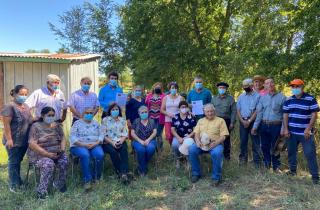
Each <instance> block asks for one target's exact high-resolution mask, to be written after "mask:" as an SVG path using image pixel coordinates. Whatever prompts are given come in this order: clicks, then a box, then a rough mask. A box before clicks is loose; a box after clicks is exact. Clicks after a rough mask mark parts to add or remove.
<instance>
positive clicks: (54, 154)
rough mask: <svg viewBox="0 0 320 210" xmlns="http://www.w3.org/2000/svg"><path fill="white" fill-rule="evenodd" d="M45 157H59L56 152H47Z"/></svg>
mask: <svg viewBox="0 0 320 210" xmlns="http://www.w3.org/2000/svg"><path fill="white" fill-rule="evenodd" d="M47 157H48V158H50V159H53V160H55V159H58V158H59V155H58V154H57V153H53V152H48V154H47Z"/></svg>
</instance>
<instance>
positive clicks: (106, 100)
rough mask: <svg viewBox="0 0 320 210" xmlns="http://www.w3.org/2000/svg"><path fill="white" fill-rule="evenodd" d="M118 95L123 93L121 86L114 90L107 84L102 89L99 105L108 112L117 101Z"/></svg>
mask: <svg viewBox="0 0 320 210" xmlns="http://www.w3.org/2000/svg"><path fill="white" fill-rule="evenodd" d="M117 93H123V91H122V88H121V87H119V86H116V87H115V88H114V89H112V88H111V86H110V85H109V84H106V85H105V86H103V87H102V88H101V89H100V92H99V103H100V106H101V107H102V108H103V110H104V111H108V107H109V104H111V103H112V102H115V101H116V95H117Z"/></svg>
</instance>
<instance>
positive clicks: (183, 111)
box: [180, 108, 189, 114]
mask: <svg viewBox="0 0 320 210" xmlns="http://www.w3.org/2000/svg"><path fill="white" fill-rule="evenodd" d="M188 111H189V109H188V108H181V109H180V112H181V113H182V114H186V113H187V112H188Z"/></svg>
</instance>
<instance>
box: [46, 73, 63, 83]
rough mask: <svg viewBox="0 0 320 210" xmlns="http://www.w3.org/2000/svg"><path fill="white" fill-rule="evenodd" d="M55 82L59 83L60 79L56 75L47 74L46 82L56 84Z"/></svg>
mask: <svg viewBox="0 0 320 210" xmlns="http://www.w3.org/2000/svg"><path fill="white" fill-rule="evenodd" d="M56 81H59V82H60V81H61V79H60V77H58V76H57V75H55V74H49V75H48V76H47V82H56Z"/></svg>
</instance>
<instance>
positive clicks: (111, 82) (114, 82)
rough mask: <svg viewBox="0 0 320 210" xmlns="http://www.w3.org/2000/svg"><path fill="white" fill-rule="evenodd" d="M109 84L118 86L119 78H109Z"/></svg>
mask: <svg viewBox="0 0 320 210" xmlns="http://www.w3.org/2000/svg"><path fill="white" fill-rule="evenodd" d="M109 84H110V85H111V86H112V87H115V86H117V80H115V79H110V80H109Z"/></svg>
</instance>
